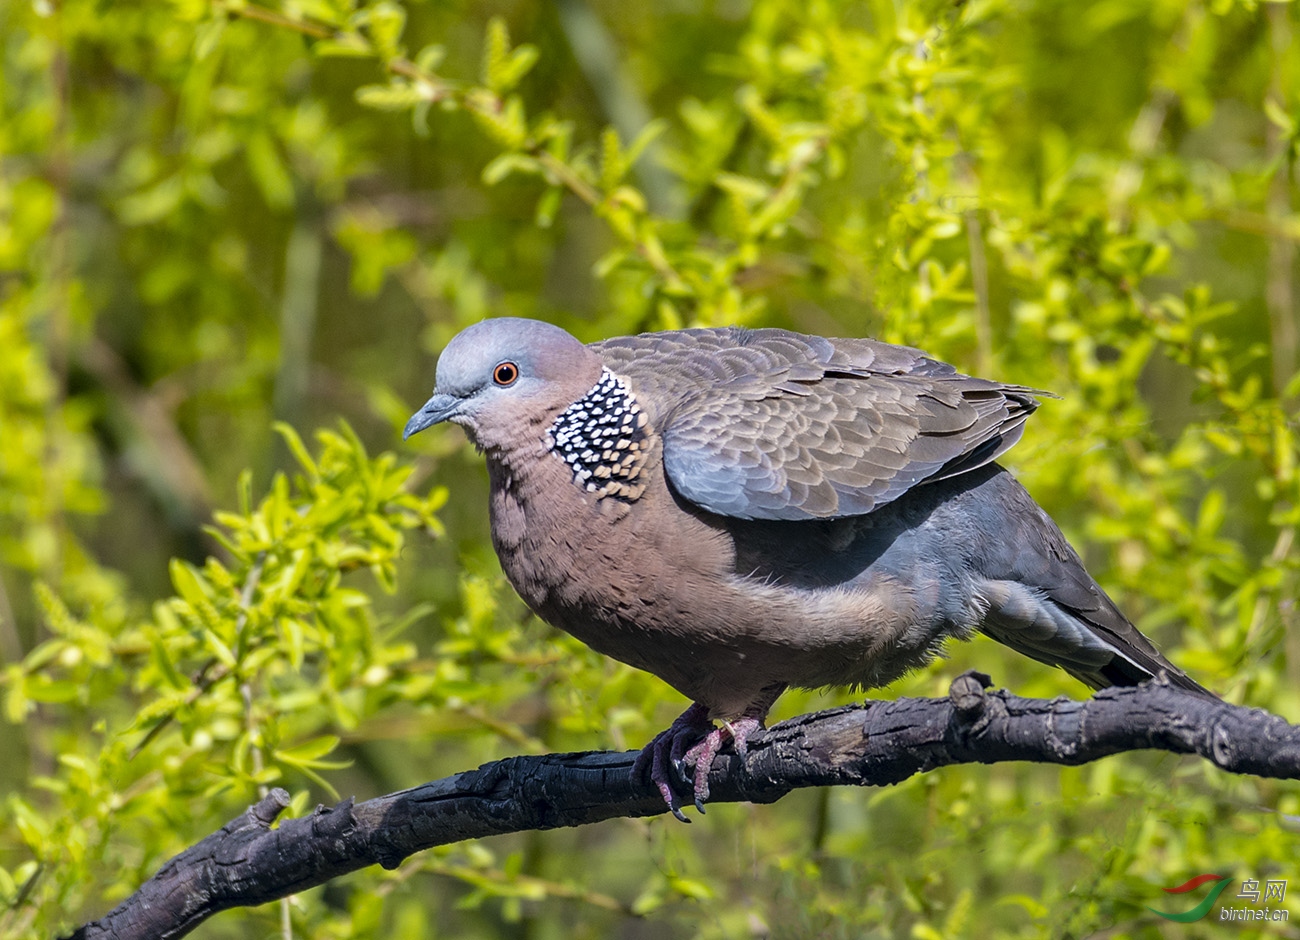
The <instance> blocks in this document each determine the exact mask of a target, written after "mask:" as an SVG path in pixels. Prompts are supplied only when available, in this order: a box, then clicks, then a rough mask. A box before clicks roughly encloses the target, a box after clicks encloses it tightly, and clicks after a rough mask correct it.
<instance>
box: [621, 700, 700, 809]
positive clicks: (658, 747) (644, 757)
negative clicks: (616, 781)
mask: <svg viewBox="0 0 1300 940" xmlns="http://www.w3.org/2000/svg"><path fill="white" fill-rule="evenodd" d="M711 733H714V732H713V722H711V721H710V720H709V709H708V708H707V707H706V706H704V705H701V704H700V703H699V702H696V703H695V704H694V705H692V706H691V707H690V708H688V709H686V711H684V712H682V713H681V714H680V715H678V716H677V720H676V721H674V722H673V723H672V724H671V725H669V726H668V730H667V731H661V732H660V733H659V734H658V735H656V736H655V739H654V740H653V741H651V742H650V743H649V744H647V745H646V746H645V747H644V748H642V750H641V753H640V754H638V755H637V758H636V761H635V763H633V764H632V778H633V779H634V780H639V779H641V778H642V777H644V776H645V772H646V770H647V768H648V769H649V771H650V780H651V781H652V782H653V783H654V785H655V786H656V787H658V788H659V795H660V796H662V797H663V798H664V802H665V803H667V804H668V808H669V809H670V810H672V813H673V815H674V816H676V817H677V818H678V819H680V820H681V821H682V822H690V820H689V819H687V818H686V816H685V815H683V814H682V811H681V808H680V807H679V806H678V804H677V795H676V794H675V793H674V792H673V785H672V782H671V781H670V780H669V777H668V774H669V771H670V769H671V770H675V771H676V772H677V777H678V780H679V781H681V782H685V780H684V776H683V774H682V771H681V766H682V757H683V755H685V754H686V753H687V748H688V747H690V746H691V745H692V744H693V743H695V742H696V741H698V740H699V739H700V736H701V735H708V734H711ZM696 803H697V805H698V803H699V801H698V800H697V801H696Z"/></svg>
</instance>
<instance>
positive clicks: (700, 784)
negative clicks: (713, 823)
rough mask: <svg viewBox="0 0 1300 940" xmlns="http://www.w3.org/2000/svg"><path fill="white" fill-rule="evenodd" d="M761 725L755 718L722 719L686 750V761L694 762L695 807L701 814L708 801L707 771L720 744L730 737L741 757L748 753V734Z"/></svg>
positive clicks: (710, 767) (711, 765)
mask: <svg viewBox="0 0 1300 940" xmlns="http://www.w3.org/2000/svg"><path fill="white" fill-rule="evenodd" d="M762 727H763V723H762V722H761V721H759V720H758V719H757V718H737V719H736V720H735V721H724V722H723V723H722V727H721V728H714V729H713V730H712V731H710V732H709V733H708V734H706V735H705V736H704V740H703V741H700V742H699V743H698V744H696V745H695V746H694V747H692V748H691V749H690V750H689V751H687V752H686V762H687V763H691V762H694V764H695V781H694V789H695V808H696V809H698V810H699V811H700V813H701V815H703V813H704V804H705V803H707V802H708V801H709V771H710V770H711V769H712V768H713V759H714V758H715V757H717V756H718V752H719V751H720V750H722V746H723V745H724V744H726V743H727V739H728V738H730V739H731V743H732V746H733V747H734V748H735V749H736V753H737V754H739V755H740V756H741V757H742V758H743V757H744V756H745V755H746V754H748V753H749V736H750V735H751V734H753V733H754V732H755V731H758V730H759V729H760V728H762Z"/></svg>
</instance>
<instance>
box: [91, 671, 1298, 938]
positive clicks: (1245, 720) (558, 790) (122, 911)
mask: <svg viewBox="0 0 1300 940" xmlns="http://www.w3.org/2000/svg"><path fill="white" fill-rule="evenodd" d="M987 685H988V677H986V676H983V675H980V674H979V673H967V674H965V675H963V676H960V677H958V679H957V680H956V681H955V682H954V683H953V685H952V689H951V692H950V694H949V696H948V697H947V698H942V699H911V698H905V699H899V700H897V701H889V702H881V701H872V702H866V703H863V704H861V705H852V706H848V707H844V708H836V709H831V710H828V711H823V712H817V713H815V714H811V715H804V716H802V717H799V718H794V719H792V720H790V721H785V722H782V723H780V724H778V725H776V726H774V727H772V728H771V729H769V730H768V731H767V732H766V733H763V734H762V735H760V736H757V737H755V738H753V739H751V741H750V745H749V753H748V756H747V757H746V758H745V759H744V760H743V761H742V760H741V759H740V758H739V757H737V756H736V755H734V754H726V755H721V756H719V758H718V760H717V761H716V763H715V764H714V767H713V772H712V775H711V776H710V778H709V783H710V787H711V790H712V797H711V799H710V802H711V803H729V802H737V801H742V800H747V801H750V802H754V803H771V802H774V801H776V800H778V799H780V798H781V797H782V796H784V795H785V794H787V793H789V792H790V791H791V790H794V789H797V788H799V787H815V786H835V785H846V784H847V785H854V786H882V785H886V784H892V783H898V782H899V781H902V780H905V779H907V778H908V777H910V776H912V775H913V774H916V773H924V772H928V771H932V770H935V769H937V768H940V767H946V766H948V765H951V764H965V763H982V764H993V763H998V762H1000V761H1013V760H1022V761H1034V762H1039V763H1052V764H1083V763H1086V762H1088V761H1093V760H1097V759H1098V758H1101V757H1106V756H1108V755H1111V754H1116V753H1118V752H1121V751H1131V750H1142V749H1156V750H1163V751H1170V752H1173V753H1176V754H1196V755H1199V756H1200V757H1203V758H1205V759H1206V760H1208V761H1211V762H1212V763H1214V764H1215V765H1217V766H1218V767H1221V768H1222V769H1224V770H1228V771H1232V772H1235V773H1243V774H1254V775H1256V776H1262V777H1279V778H1289V779H1300V727H1297V726H1295V725H1291V724H1288V723H1287V722H1286V721H1285V720H1283V719H1282V718H1279V717H1278V716H1276V715H1273V714H1270V713H1268V712H1265V711H1261V710H1259V709H1250V708H1244V707H1241V706H1236V705H1229V704H1227V703H1225V702H1217V701H1213V700H1210V699H1207V698H1204V697H1202V696H1198V695H1194V694H1191V693H1188V692H1184V691H1181V690H1179V689H1175V688H1171V687H1169V686H1166V685H1157V684H1147V685H1145V686H1141V687H1139V688H1125V689H1107V690H1105V691H1102V692H1098V693H1097V694H1096V695H1094V696H1093V697H1092V698H1090V699H1087V700H1085V701H1082V702H1079V701H1073V700H1070V699H1065V698H1057V699H1052V700H1050V701H1048V700H1043V699H1026V698H1020V697H1019V696H1016V695H1012V694H1011V693H1009V692H1005V691H996V692H987V691H985V689H986V687H987ZM635 758H636V752H635V751H631V752H625V753H610V752H587V753H580V754H549V755H545V756H540V757H511V758H507V759H505V760H499V761H493V762H492V763H490V764H485V765H483V766H482V767H480V768H478V769H477V770H471V771H466V772H464V773H459V774H456V775H454V776H451V777H447V778H444V779H442V780H435V781H433V782H431V783H426V784H424V785H422V786H418V787H414V788H412V789H410V790H403V791H401V792H398V793H391V794H388V795H387V796H381V797H378V798H376V799H373V800H367V801H366V802H364V803H355V802H354V801H353V800H351V799H348V800H344V801H343V802H342V803H339V804H338V805H337V806H334V807H318V808H317V810H316V811H315V812H314V813H312V814H311V815H310V816H306V817H302V818H298V819H286V820H283V821H281V823H280V824H279V826H277V827H275V828H272V823H273V822H274V821H275V819H276V817H277V816H278V815H279V814H280V813H281V812H282V811H283V810H284V808H285V807H286V806H287V805H288V800H289V798H288V794H287V793H285V791H283V790H278V789H277V790H275V791H273V792H272V793H271V794H270V795H269V796H267V797H266V798H265V799H263V800H261V801H260V802H259V803H257V804H256V805H255V806H252V807H250V808H249V809H248V811H247V812H245V813H244V814H243V815H242V816H240V817H238V818H237V819H234V820H232V821H231V822H230V823H228V824H227V825H226V826H224V827H223V828H222V829H220V830H219V831H217V832H215V833H213V834H212V835H210V836H208V837H207V838H205V839H203V840H202V841H200V842H199V843H197V844H196V845H194V846H192V847H190V848H189V849H186V850H185V851H184V852H182V853H181V854H179V855H177V856H176V857H175V858H173V859H171V860H170V861H168V862H167V863H166V864H165V865H163V867H162V868H161V869H159V871H158V873H157V874H155V875H154V876H153V878H151V879H150V880H149V881H147V882H146V883H145V884H143V885H142V886H141V887H140V889H139V890H138V891H137V892H136V893H135V894H133V895H132V896H131V897H129V898H128V899H127V900H126V901H124V902H123V903H122V904H120V905H119V906H118V907H117V908H116V909H114V910H113V911H111V912H110V913H108V914H106V915H105V916H104V917H103V918H101V919H100V920H97V921H93V922H91V923H88V924H85V925H83V926H82V927H80V928H78V930H77V931H76V932H75V933H74V934H72V938H75V940H82V938H85V940H91V938H95V940H99V938H106V937H112V938H117V940H127V938H163V940H166V938H174V937H181V936H184V935H185V934H187V933H189V932H190V931H191V930H193V929H194V928H195V927H197V926H198V925H199V924H200V923H202V922H203V921H204V920H206V919H207V918H209V917H211V916H212V915H213V914H216V913H217V912H218V911H222V910H226V909H227V908H231V907H239V906H250V905H256V904H264V903H266V902H268V901H273V900H276V899H277V898H281V897H284V896H286V895H289V894H292V893H294V892H297V891H302V890H305V889H307V888H310V887H313V886H315V885H319V884H322V883H324V882H325V881H328V880H329V879H331V878H336V877H338V876H339V875H343V874H345V873H347V872H351V871H355V870H356V869H358V868H363V867H365V866H368V865H374V864H379V865H383V866H385V867H387V868H393V867H396V866H397V865H398V864H399V863H400V862H401V861H402V860H403V859H404V858H406V857H407V856H408V855H411V854H412V853H415V852H419V851H422V850H424V849H428V848H431V847H433V846H435V845H445V844H447V843H451V842H459V841H462V840H465V839H475V838H479V837H482V836H489V835H499V834H502V833H507V832H520V831H524V830H530V829H554V828H558V827H561V826H580V825H585V824H587V823H594V822H599V821H601V820H604V819H611V818H614V817H632V816H654V815H658V814H660V813H664V812H666V808H665V807H664V804H663V802H662V800H660V798H659V795H658V793H657V792H656V790H655V788H654V786H653V785H652V784H650V783H649V782H647V781H635V782H634V781H633V780H632V779H631V776H630V774H629V770H630V768H631V767H632V762H633V761H634V759H635Z"/></svg>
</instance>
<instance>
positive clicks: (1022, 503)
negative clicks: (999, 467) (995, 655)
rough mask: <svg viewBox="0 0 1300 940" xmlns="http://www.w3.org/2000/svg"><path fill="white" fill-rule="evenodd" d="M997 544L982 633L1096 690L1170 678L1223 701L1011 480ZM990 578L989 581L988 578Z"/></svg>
mask: <svg viewBox="0 0 1300 940" xmlns="http://www.w3.org/2000/svg"><path fill="white" fill-rule="evenodd" d="M1006 481H1007V482H1006V485H1003V486H1000V487H999V489H1000V490H1001V492H1000V493H999V494H998V495H999V496H1000V497H1001V499H1002V500H1003V501H1004V506H1003V508H1004V509H1005V510H1006V512H1005V513H1003V514H1000V518H1001V519H1002V520H1003V522H1004V525H1005V524H1006V523H1007V522H1008V521H1009V520H1014V521H1013V522H1011V523H1010V524H1011V528H1012V529H1013V531H1010V532H1003V533H1002V538H1000V539H999V543H1000V544H999V546H998V548H997V549H996V550H994V551H992V552H991V553H990V554H989V556H988V557H987V558H986V559H985V562H986V565H985V566H984V568H985V571H984V574H985V580H984V581H983V582H982V583H981V585H980V593H981V594H982V595H983V597H984V599H985V601H986V602H987V603H988V612H987V613H986V615H985V620H984V624H983V626H982V629H983V631H984V632H985V633H987V634H988V635H989V636H991V637H992V638H993V639H995V640H997V641H999V642H1000V643H1004V644H1006V645H1007V646H1010V647H1011V648H1012V649H1014V650H1016V651H1018V652H1020V653H1023V654H1024V655H1026V656H1029V657H1031V658H1033V659H1036V660H1038V661H1040V662H1044V663H1047V664H1049V665H1053V666H1060V667H1061V668H1062V669H1064V670H1065V671H1066V672H1068V673H1070V674H1071V675H1072V676H1075V677H1076V678H1078V679H1080V680H1082V681H1083V682H1086V683H1087V684H1088V685H1090V686H1092V687H1093V688H1096V689H1101V688H1106V687H1107V686H1112V685H1119V686H1131V685H1138V684H1139V683H1141V682H1146V681H1147V680H1150V679H1155V678H1159V677H1164V679H1165V680H1167V681H1168V682H1169V683H1170V684H1171V685H1175V686H1178V687H1179V688H1182V689H1187V690H1188V691H1189V692H1196V693H1198V694H1201V695H1206V696H1209V697H1211V698H1218V696H1216V695H1215V694H1214V693H1213V692H1211V691H1210V690H1209V689H1207V688H1205V687H1204V686H1202V685H1201V684H1200V683H1198V682H1197V681H1196V680H1195V679H1193V678H1192V677H1191V676H1189V675H1187V673H1185V672H1183V671H1182V670H1181V669H1179V668H1178V667H1177V666H1175V665H1174V664H1173V663H1171V662H1170V661H1169V660H1168V659H1166V658H1165V657H1164V656H1163V655H1162V654H1161V652H1160V651H1159V650H1158V649H1156V647H1155V644H1154V643H1152V642H1151V641H1150V640H1149V639H1147V638H1146V637H1145V636H1143V635H1142V633H1141V632H1140V631H1139V630H1138V629H1137V627H1135V626H1133V624H1131V623H1130V622H1129V621H1128V619H1127V618H1126V617H1125V616H1124V615H1123V614H1122V613H1120V610H1119V608H1118V607H1116V606H1115V603H1114V601H1112V600H1111V599H1110V598H1109V597H1108V596H1107V595H1106V592H1105V591H1103V590H1102V589H1101V588H1100V587H1099V586H1098V585H1097V582H1095V581H1094V580H1093V579H1092V577H1091V576H1090V575H1089V574H1088V572H1087V571H1086V570H1084V567H1083V562H1082V561H1081V560H1080V559H1079V556H1078V554H1076V553H1075V551H1074V549H1073V548H1071V547H1070V545H1069V543H1068V542H1066V540H1065V536H1064V535H1062V534H1061V530H1060V529H1058V528H1057V526H1056V523H1054V522H1053V521H1052V520H1051V518H1050V517H1049V516H1048V515H1047V514H1046V513H1045V512H1043V510H1042V509H1040V508H1039V506H1038V504H1037V503H1035V502H1034V501H1033V499H1031V498H1030V496H1029V494H1028V493H1026V492H1025V490H1024V488H1023V487H1022V486H1020V484H1019V483H1017V482H1016V481H1015V480H1014V479H1013V478H1012V477H1010V475H1009V474H1008V475H1006ZM990 575H991V577H990Z"/></svg>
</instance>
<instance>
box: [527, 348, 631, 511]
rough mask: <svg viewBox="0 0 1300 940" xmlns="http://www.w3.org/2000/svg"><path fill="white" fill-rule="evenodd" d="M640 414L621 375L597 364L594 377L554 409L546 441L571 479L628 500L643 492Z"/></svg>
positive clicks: (594, 490)
mask: <svg viewBox="0 0 1300 940" xmlns="http://www.w3.org/2000/svg"><path fill="white" fill-rule="evenodd" d="M649 436H650V435H649V431H648V429H647V427H646V415H645V412H644V411H642V410H641V406H640V405H639V404H638V403H637V400H636V396H635V395H633V394H632V390H631V389H629V388H628V387H627V384H626V383H624V381H623V380H622V379H620V378H619V377H618V376H616V375H615V374H614V373H613V372H610V371H609V370H608V369H603V370H602V371H601V373H600V379H599V381H597V382H596V384H595V385H594V386H593V387H592V389H591V391H589V392H588V393H587V394H586V395H583V396H582V397H581V398H579V399H578V400H577V401H575V402H574V403H573V404H572V405H570V406H569V407H568V408H566V409H564V411H563V412H561V413H560V416H559V417H558V418H556V419H555V423H554V424H552V425H551V427H550V429H549V430H548V431H547V446H548V447H549V448H550V449H551V450H553V451H554V452H555V453H556V454H558V455H559V456H560V457H561V458H563V460H564V462H565V463H567V464H568V465H569V466H570V467H571V468H572V469H573V482H574V483H577V484H578V485H579V486H581V487H582V488H583V489H585V490H586V491H587V492H588V493H595V494H596V496H597V497H600V498H603V497H606V496H614V497H617V498H619V499H624V500H627V501H629V502H630V501H632V500H634V499H636V498H638V497H639V496H640V495H641V494H642V493H643V492H645V480H644V479H643V478H642V474H641V471H642V468H643V467H644V466H645V462H646V459H647V457H648V456H649V445H650V441H649Z"/></svg>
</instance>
